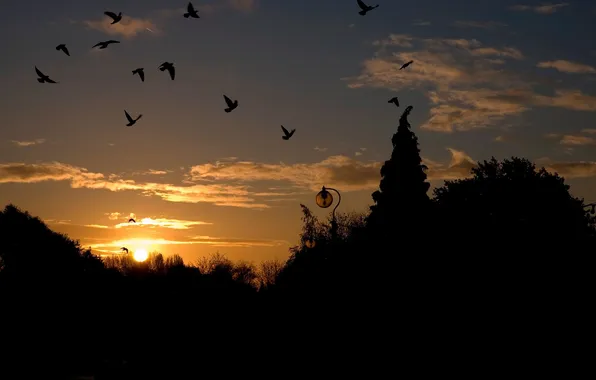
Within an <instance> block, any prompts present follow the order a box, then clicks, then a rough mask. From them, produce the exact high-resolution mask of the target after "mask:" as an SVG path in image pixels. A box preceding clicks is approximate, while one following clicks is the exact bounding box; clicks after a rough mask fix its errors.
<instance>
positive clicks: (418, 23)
mask: <svg viewBox="0 0 596 380" xmlns="http://www.w3.org/2000/svg"><path fill="white" fill-rule="evenodd" d="M430 24H431V22H430V21H425V20H421V19H417V20H414V21H413V22H412V25H414V26H429V25H430Z"/></svg>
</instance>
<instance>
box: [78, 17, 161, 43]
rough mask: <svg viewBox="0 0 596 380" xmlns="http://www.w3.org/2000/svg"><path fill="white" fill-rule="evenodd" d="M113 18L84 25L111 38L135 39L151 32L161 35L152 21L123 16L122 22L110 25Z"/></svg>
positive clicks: (84, 22)
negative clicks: (139, 35) (141, 34)
mask: <svg viewBox="0 0 596 380" xmlns="http://www.w3.org/2000/svg"><path fill="white" fill-rule="evenodd" d="M111 21H112V19H111V18H109V17H107V16H105V17H103V18H102V19H101V20H85V21H83V22H82V23H83V24H84V25H86V26H87V27H88V28H90V29H94V30H98V31H100V32H103V33H105V34H108V35H110V36H122V37H124V38H133V37H136V36H137V35H138V34H140V33H145V32H150V33H152V34H156V35H158V34H161V30H160V29H159V28H158V27H157V25H156V24H155V23H154V22H153V21H152V20H151V19H148V18H147V19H144V18H135V17H130V16H126V15H123V16H122V20H121V21H120V22H119V23H116V24H113V25H112V24H110V22H111Z"/></svg>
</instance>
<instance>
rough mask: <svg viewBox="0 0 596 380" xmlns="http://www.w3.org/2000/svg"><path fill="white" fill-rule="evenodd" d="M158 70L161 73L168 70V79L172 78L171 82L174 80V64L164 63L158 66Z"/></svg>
mask: <svg viewBox="0 0 596 380" xmlns="http://www.w3.org/2000/svg"><path fill="white" fill-rule="evenodd" d="M159 69H160V70H161V71H166V70H168V72H169V73H170V78H172V80H174V78H175V77H176V68H174V64H173V63H171V62H164V63H162V64H161V65H160V66H159Z"/></svg>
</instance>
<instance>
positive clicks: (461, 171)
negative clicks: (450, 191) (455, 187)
mask: <svg viewBox="0 0 596 380" xmlns="http://www.w3.org/2000/svg"><path fill="white" fill-rule="evenodd" d="M447 150H448V151H449V153H451V161H450V162H449V164H448V165H445V164H441V163H438V162H435V161H432V160H429V159H426V158H423V159H422V162H423V163H424V164H425V165H426V166H427V167H428V171H427V172H426V174H427V177H428V179H429V180H430V181H433V180H455V179H461V178H466V177H469V176H471V170H472V169H473V168H474V167H476V165H477V163H476V161H474V160H473V159H472V158H471V157H470V156H468V155H467V154H466V153H465V152H463V151H461V150H456V149H453V148H447Z"/></svg>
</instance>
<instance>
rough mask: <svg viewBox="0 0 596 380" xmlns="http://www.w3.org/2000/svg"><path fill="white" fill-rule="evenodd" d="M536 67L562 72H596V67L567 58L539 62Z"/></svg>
mask: <svg viewBox="0 0 596 380" xmlns="http://www.w3.org/2000/svg"><path fill="white" fill-rule="evenodd" d="M536 67H540V68H543V69H556V70H558V71H560V72H562V73H569V74H596V68H594V67H592V66H588V65H584V64H581V63H575V62H570V61H565V60H556V61H546V62H539V63H538V64H537V65H536Z"/></svg>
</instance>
